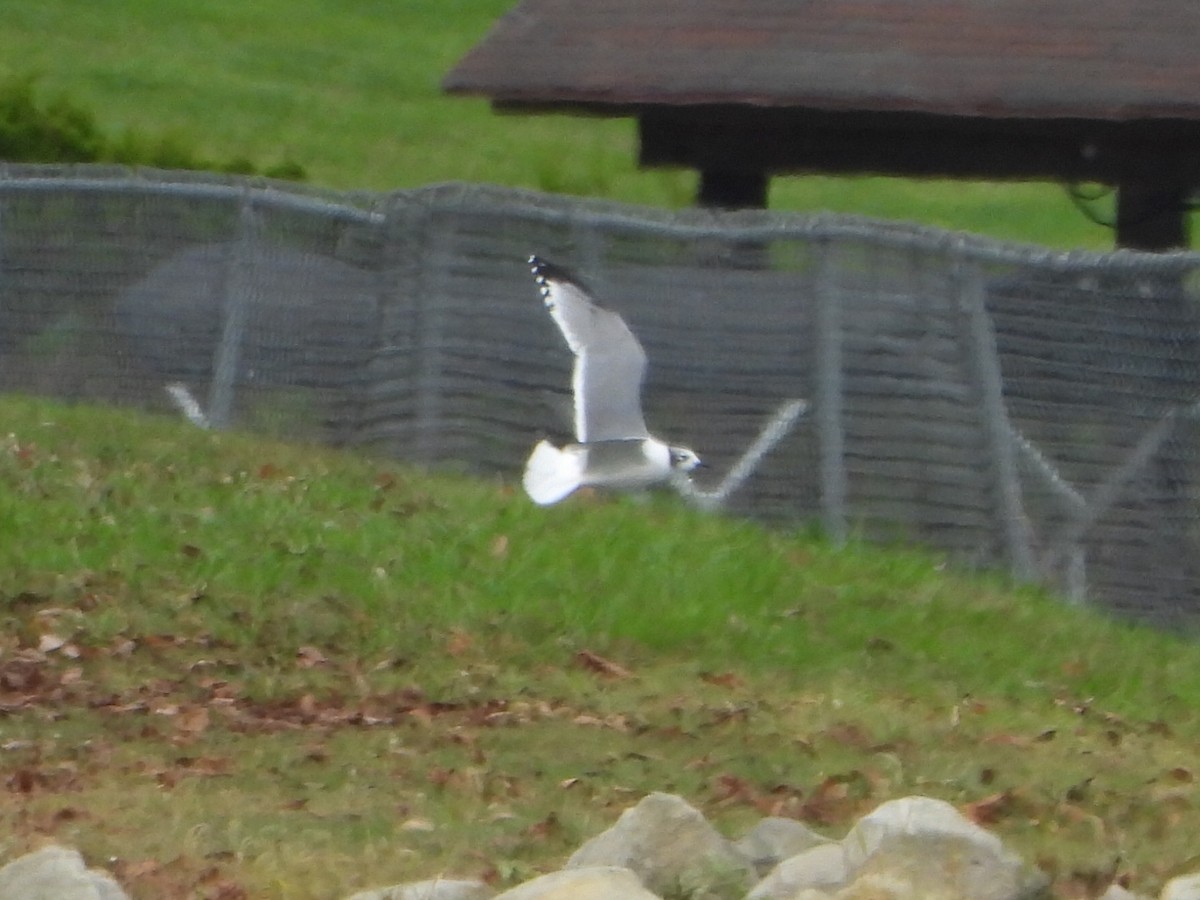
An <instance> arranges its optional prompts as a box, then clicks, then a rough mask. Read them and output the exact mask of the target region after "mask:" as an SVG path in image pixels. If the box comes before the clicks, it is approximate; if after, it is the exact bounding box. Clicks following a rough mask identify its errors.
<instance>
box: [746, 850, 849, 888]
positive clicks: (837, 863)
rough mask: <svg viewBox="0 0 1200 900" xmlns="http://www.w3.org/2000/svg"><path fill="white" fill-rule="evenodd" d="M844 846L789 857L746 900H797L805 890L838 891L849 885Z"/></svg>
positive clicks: (808, 851) (807, 851)
mask: <svg viewBox="0 0 1200 900" xmlns="http://www.w3.org/2000/svg"><path fill="white" fill-rule="evenodd" d="M847 874H848V873H847V871H846V855H845V853H843V852H842V845H841V844H833V843H828V844H821V845H819V846H816V847H810V848H808V849H807V850H805V851H804V852H802V853H798V854H796V855H795V856H792V857H789V858H788V859H785V860H784V861H783V862H781V863H780V864H779V865H777V866H776V867H775V868H774V869H773V870H772V871H771V873H770V874H769V875H767V877H766V878H764V879H763V880H762V881H760V882H759V883H758V884H756V885H755V886H754V890H752V891H751V892H750V893H749V895H747V897H746V900H793V898H794V897H795V896H796V895H797V893H799V892H801V891H805V890H816V891H820V890H829V891H836V890H837V889H838V888H840V887H842V886H843V885H844V884H845V883H846V881H847Z"/></svg>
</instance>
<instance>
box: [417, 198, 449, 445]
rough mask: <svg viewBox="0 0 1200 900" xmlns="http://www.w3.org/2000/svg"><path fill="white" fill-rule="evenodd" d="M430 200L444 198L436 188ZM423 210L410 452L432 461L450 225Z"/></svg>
mask: <svg viewBox="0 0 1200 900" xmlns="http://www.w3.org/2000/svg"><path fill="white" fill-rule="evenodd" d="M433 202H434V203H437V204H439V205H440V204H444V203H445V201H444V200H441V199H440V198H439V197H438V196H437V195H436V194H435V195H434V196H433ZM424 213H425V214H424V216H423V222H422V225H423V229H422V230H423V231H424V234H421V235H420V236H419V238H418V239H419V241H420V244H419V247H420V252H419V253H417V254H416V255H415V260H414V264H415V267H416V268H415V272H414V276H415V277H414V278H413V285H414V288H415V292H414V297H413V307H412V308H413V323H412V339H413V370H412V371H413V392H414V397H413V427H414V429H415V435H414V442H413V453H414V456H415V458H416V459H417V460H419V461H420V462H424V463H433V462H437V461H438V460H439V458H440V456H441V452H442V445H443V443H444V441H443V440H442V438H443V437H444V431H445V428H446V416H445V408H444V407H445V398H444V394H445V380H446V355H445V348H444V342H445V340H446V305H447V302H448V300H449V297H448V295H447V291H446V289H445V287H444V285H443V283H442V278H441V276H442V275H443V274H444V273H445V272H446V270H447V268H448V259H447V257H448V255H449V254H448V250H447V246H446V245H447V243H448V238H449V236H450V234H451V229H452V226H449V225H448V224H447V223H445V222H442V223H438V222H435V221H434V214H433V213H434V211H433V210H425V211H424Z"/></svg>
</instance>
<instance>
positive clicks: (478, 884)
mask: <svg viewBox="0 0 1200 900" xmlns="http://www.w3.org/2000/svg"><path fill="white" fill-rule="evenodd" d="M495 893H496V892H495V891H493V890H492V889H491V888H490V887H488V886H487V885H486V884H484V883H483V882H482V881H456V880H454V879H451V878H432V879H430V880H429V881H414V882H412V883H409V884H397V885H393V886H392V887H386V888H378V889H376V890H373V891H360V892H359V893H357V894H354V895H353V896H350V897H347V898H346V900H488V898H489V897H491V896H492V895H494V894H495Z"/></svg>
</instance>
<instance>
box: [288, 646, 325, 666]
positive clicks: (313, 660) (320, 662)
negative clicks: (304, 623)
mask: <svg viewBox="0 0 1200 900" xmlns="http://www.w3.org/2000/svg"><path fill="white" fill-rule="evenodd" d="M328 664H329V657H327V656H326V655H325V654H324V653H322V652H321V651H320V650H319V649H317V648H316V647H311V646H306V647H301V648H300V649H299V650H297V651H296V665H298V666H299V667H300V668H302V669H315V668H316V667H317V666H325V665H328Z"/></svg>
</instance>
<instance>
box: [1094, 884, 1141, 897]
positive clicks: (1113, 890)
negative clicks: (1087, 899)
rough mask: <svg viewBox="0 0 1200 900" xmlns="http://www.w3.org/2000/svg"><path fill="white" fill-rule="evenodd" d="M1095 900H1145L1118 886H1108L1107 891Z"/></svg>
mask: <svg viewBox="0 0 1200 900" xmlns="http://www.w3.org/2000/svg"><path fill="white" fill-rule="evenodd" d="M1097 900H1147V898H1144V897H1141V896H1139V895H1137V894H1135V893H1133V892H1132V891H1127V890H1125V888H1123V887H1121V886H1120V885H1119V884H1110V885H1109V886H1108V890H1106V891H1105V892H1104V893H1103V894H1101V895H1100V896H1099V897H1098V898H1097Z"/></svg>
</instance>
